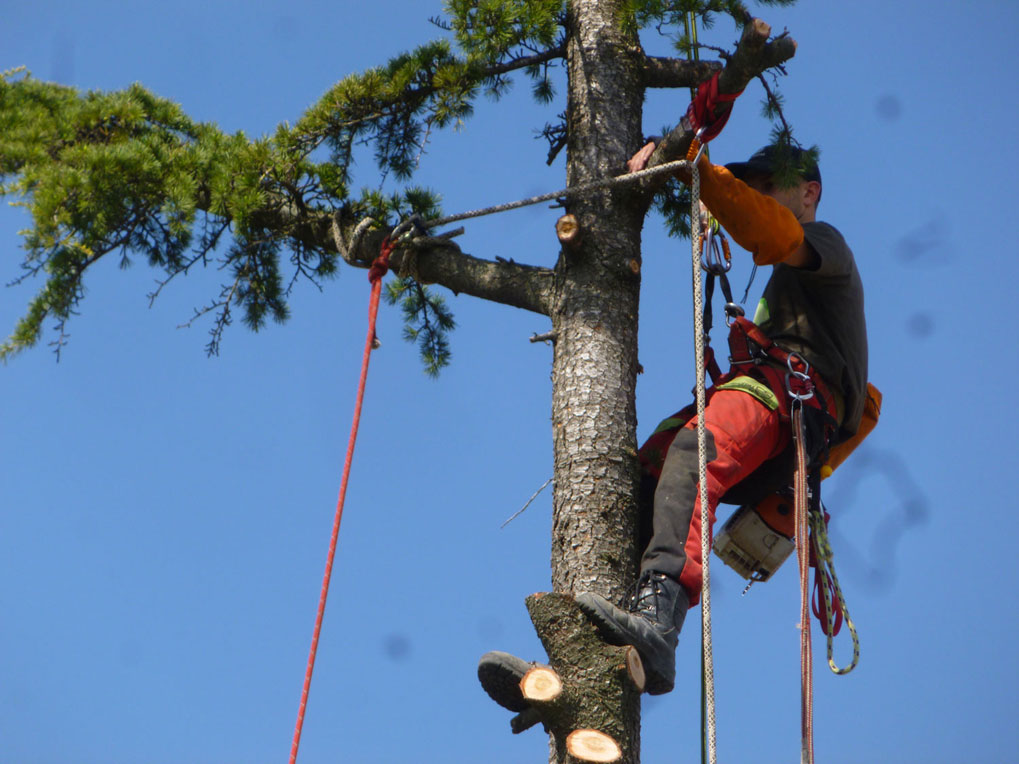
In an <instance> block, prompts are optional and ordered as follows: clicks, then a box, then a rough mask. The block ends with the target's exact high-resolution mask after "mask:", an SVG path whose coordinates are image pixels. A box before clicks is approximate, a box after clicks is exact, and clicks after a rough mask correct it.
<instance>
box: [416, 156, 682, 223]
mask: <svg viewBox="0 0 1019 764" xmlns="http://www.w3.org/2000/svg"><path fill="white" fill-rule="evenodd" d="M689 166H690V162H688V161H687V160H685V159H677V160H675V161H673V162H665V163H664V164H659V165H655V166H654V167H647V168H645V169H643V170H638V171H637V172H629V173H626V174H624V175H615V176H613V177H611V178H606V179H604V180H593V181H590V182H589V183H578V184H577V185H575V186H570V187H569V188H562V189H560V190H558V191H550V192H548V193H545V194H539V195H537V196H529V197H527V198H526V199H518V200H517V201H515V202H507V203H505V204H494V205H492V206H491V207H482V208H480V209H476V210H469V211H467V212H459V213H457V214H456V215H448V216H447V217H443V218H435V219H432V220H423V221H420V222H421V224H422V225H424V226H425V227H426V228H437V227H438V226H442V225H449V224H450V223H457V222H459V221H461V220H468V219H469V218H479V217H483V216H484V215H494V214H495V213H497V212H507V211H509V210H515V209H519V208H520V207H528V206H530V205H532V204H541V203H542V202H549V201H552V200H554V199H564V198H570V197H576V196H582V195H584V194H588V193H591V192H592V191H602V190H604V189H608V188H615V187H617V186H629V185H633V184H634V183H638V182H640V181H642V180H645V179H646V178H653V177H655V176H657V175H664V174H666V173H672V172H676V170H681V169H683V168H686V167H689Z"/></svg>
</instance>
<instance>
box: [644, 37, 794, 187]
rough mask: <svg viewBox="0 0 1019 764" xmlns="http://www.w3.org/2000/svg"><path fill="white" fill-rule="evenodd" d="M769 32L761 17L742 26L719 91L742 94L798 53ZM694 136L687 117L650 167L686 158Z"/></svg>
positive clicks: (658, 150)
mask: <svg viewBox="0 0 1019 764" xmlns="http://www.w3.org/2000/svg"><path fill="white" fill-rule="evenodd" d="M770 34H771V27H770V26H769V25H768V24H767V23H765V22H764V21H762V20H761V19H751V21H750V22H749V23H748V24H747V25H746V26H745V27H744V28H743V36H742V37H741V38H740V41H739V44H738V45H737V46H736V50H735V51H734V52H733V54H732V55H731V56H730V57H729V60H728V61H727V62H726V64H725V67H724V68H723V69H722V71H721V73H720V74H719V75H718V91H719V93H724V94H733V93H739V92H741V91H742V90H743V89H744V88H745V87H746V86H747V83H749V82H750V81H751V80H752V79H754V78H755V77H757V76H758V75H759V74H760V73H761V72H763V71H765V70H766V69H770V68H772V67H775V66H780V65H781V64H783V63H784V62H786V61H788V60H789V59H790V58H792V57H793V56H794V55H796V41H795V40H793V39H792V38H791V37H789V36H788V35H787V34H785V33H783V34H781V35H779V36H778V37H776V38H775V39H774V40H770V41H769V40H768V37H769V35H770ZM726 106H727V104H722V105H721V107H720V108H726ZM692 139H693V129H692V128H691V126H690V123H689V122H688V121H687V120H686V118H684V119H683V120H682V121H681V122H680V124H679V126H678V127H676V128H675V129H674V130H673V131H672V132H670V133H669V134H668V135H667V136H665V138H663V139H662V141H661V143H659V144H658V147H657V148H656V149H655V153H654V154H652V155H651V159H650V160H649V161H648V167H654V166H655V165H659V164H663V163H664V162H670V161H672V160H675V159H681V158H683V157H685V156H686V152H687V149H688V148H689V147H690V142H691V140H692ZM649 185H650V184H649Z"/></svg>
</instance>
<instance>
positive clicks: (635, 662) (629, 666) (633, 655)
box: [626, 645, 646, 692]
mask: <svg viewBox="0 0 1019 764" xmlns="http://www.w3.org/2000/svg"><path fill="white" fill-rule="evenodd" d="M626 672H627V673H628V674H629V675H630V679H631V680H632V681H633V686H634V687H636V688H637V692H644V683H645V681H646V677H645V675H644V661H642V660H641V659H640V653H638V652H637V648H636V647H633V646H632V645H631V646H629V647H627V648H626Z"/></svg>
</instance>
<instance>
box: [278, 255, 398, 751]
mask: <svg viewBox="0 0 1019 764" xmlns="http://www.w3.org/2000/svg"><path fill="white" fill-rule="evenodd" d="M392 252H393V244H392V243H391V242H390V241H389V237H388V236H387V237H386V239H385V240H384V241H383V242H382V248H381V251H380V252H379V256H378V257H377V258H376V259H375V262H374V263H372V266H371V270H369V271H368V279H369V280H370V281H371V285H372V291H371V299H370V300H369V301H368V339H367V340H365V343H364V358H363V359H362V361H361V380H360V382H358V385H357V401H356V402H355V404H354V422H353V424H352V425H351V427H350V440H349V441H348V442H347V457H346V459H345V460H344V462H343V478H342V480H341V481H340V496H339V498H338V499H337V501H336V516H335V518H334V519H333V532H332V536H330V538H329V554H328V556H327V557H326V570H325V575H324V576H323V578H322V593H321V594H320V595H319V599H318V613H317V614H316V615H315V631H314V633H313V634H312V637H311V651H310V653H309V654H308V668H307V669H306V671H305V673H304V687H303V689H302V690H301V705H300V707H299V708H298V710H297V725H296V726H295V728H294V741H293V743H292V744H291V746H290V764H294V763H295V762H296V761H297V749H298V747H299V746H300V745H301V729H302V728H303V727H304V711H305V709H306V708H307V706H308V691H309V690H310V689H311V674H312V672H313V671H314V669H315V654H316V652H318V638H319V635H320V634H321V633H322V616H323V615H324V614H325V609H326V597H327V596H328V594H329V579H330V577H331V576H332V573H333V559H334V558H335V557H336V539H337V537H338V536H339V534H340V520H341V519H342V518H343V501H344V499H345V498H346V496H347V482H348V480H349V479H350V464H351V461H352V460H353V458H354V443H355V442H356V441H357V427H358V424H359V423H360V421H361V403H362V402H363V401H364V388H365V381H366V380H367V378H368V361H369V359H370V358H371V354H372V350H373V349H374V347H375V319H376V318H377V317H378V314H379V297H380V295H381V293H382V277H383V276H385V275H386V271H387V270H389V255H390V254H392Z"/></svg>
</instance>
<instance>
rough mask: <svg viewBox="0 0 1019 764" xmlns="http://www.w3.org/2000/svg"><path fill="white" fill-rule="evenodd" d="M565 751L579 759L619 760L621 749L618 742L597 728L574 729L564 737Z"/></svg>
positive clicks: (621, 753)
mask: <svg viewBox="0 0 1019 764" xmlns="http://www.w3.org/2000/svg"><path fill="white" fill-rule="evenodd" d="M566 751H567V753H569V754H570V756H572V757H573V758H575V759H580V760H581V761H600V762H612V761H619V760H620V759H621V758H622V756H623V751H622V749H621V748H620V747H619V743H617V742H616V741H615V740H613V739H612V738H610V737H609V736H608V735H606V734H605V733H604V732H598V730H574V731H573V732H571V733H570V734H569V735H568V736H567V737H566Z"/></svg>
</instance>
